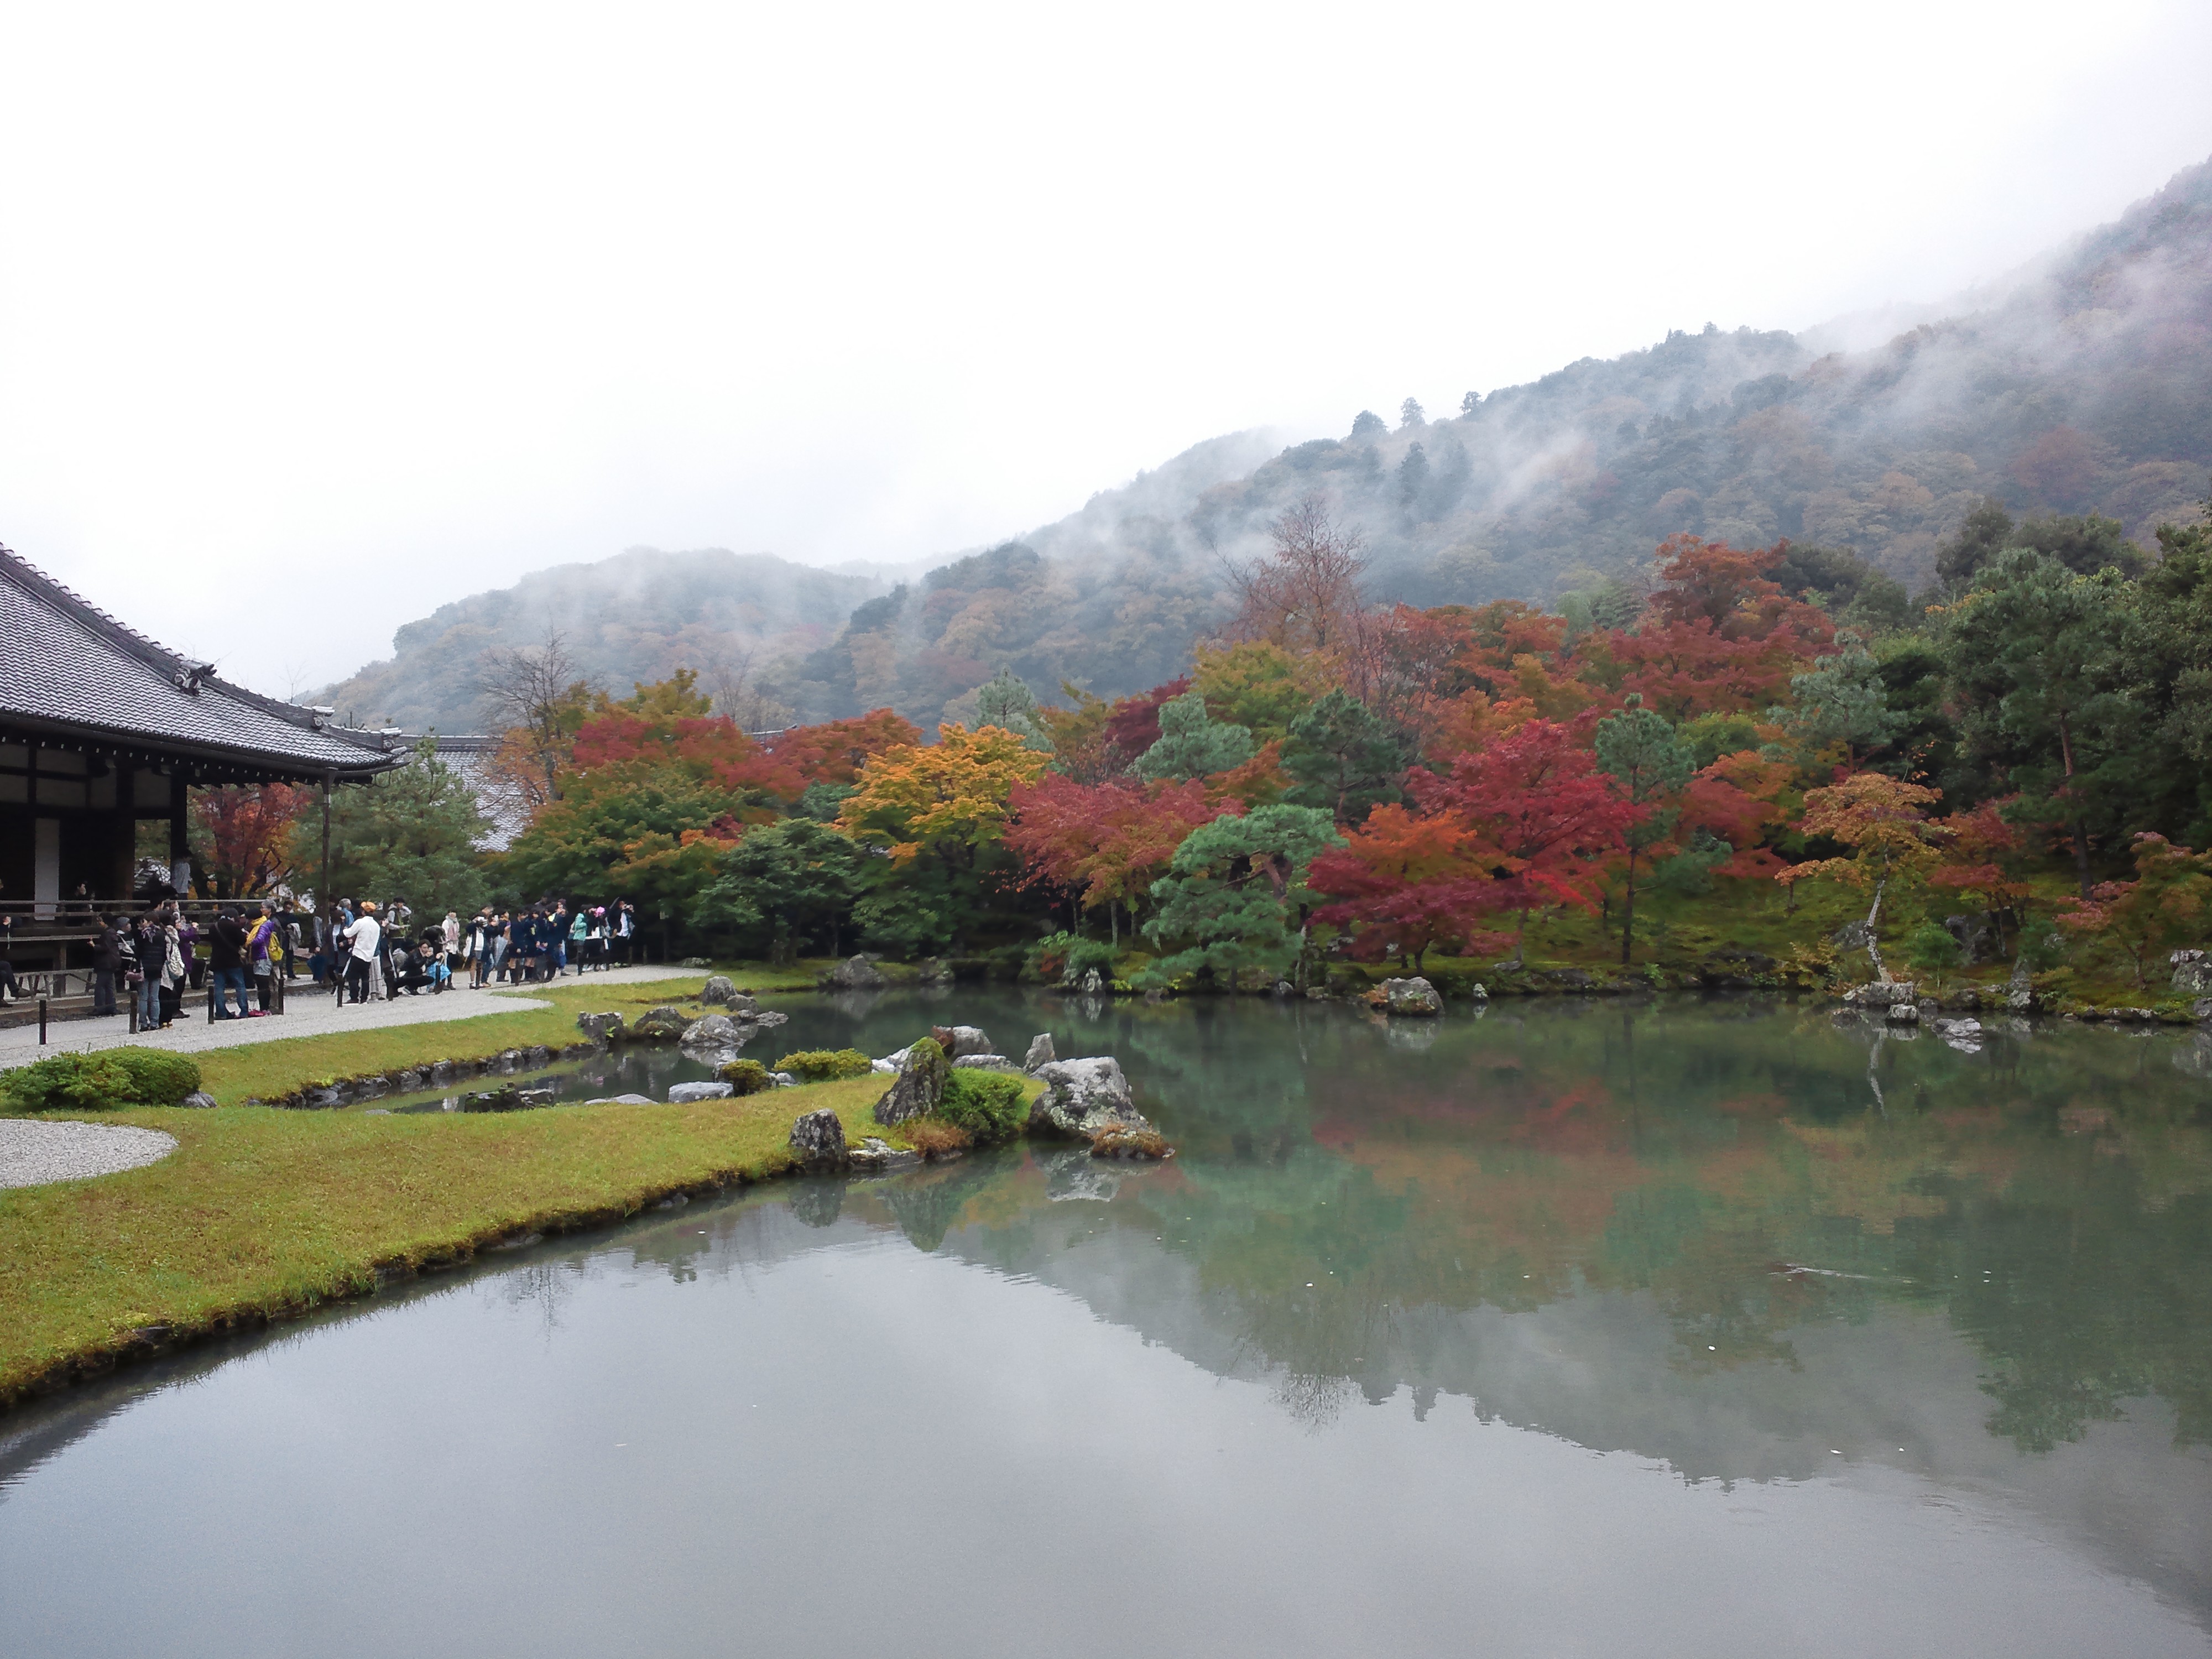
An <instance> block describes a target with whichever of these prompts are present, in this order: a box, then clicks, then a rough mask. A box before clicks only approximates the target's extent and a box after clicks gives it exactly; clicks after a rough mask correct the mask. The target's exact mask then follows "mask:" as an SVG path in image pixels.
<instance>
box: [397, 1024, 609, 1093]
mask: <svg viewBox="0 0 2212 1659" xmlns="http://www.w3.org/2000/svg"><path fill="white" fill-rule="evenodd" d="M576 1029H577V1030H580V1031H581V1032H582V1033H583V1034H584V1035H585V1036H587V1037H589V1038H590V1039H591V1040H592V1042H613V1041H614V1040H615V1039H616V1038H617V1037H618V1036H621V1035H622V1034H623V1017H622V1016H621V1015H620V1014H611V1013H610V1014H579V1015H577V1016H576ZM434 1069H435V1068H434ZM438 1080H439V1081H441V1082H443V1081H444V1079H438Z"/></svg>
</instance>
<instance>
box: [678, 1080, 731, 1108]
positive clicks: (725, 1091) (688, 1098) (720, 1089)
mask: <svg viewBox="0 0 2212 1659" xmlns="http://www.w3.org/2000/svg"><path fill="white" fill-rule="evenodd" d="M735 1093H737V1091H736V1090H734V1089H732V1087H730V1085H728V1084H726V1083H679V1084H678V1085H676V1086H675V1087H674V1088H673V1089H671V1090H670V1091H668V1103H669V1104H670V1105H671V1106H688V1105H690V1103H692V1102H693V1101H695V1100H727V1099H728V1098H729V1097H731V1096H732V1095H734V1094H735Z"/></svg>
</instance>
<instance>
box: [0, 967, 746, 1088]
mask: <svg viewBox="0 0 2212 1659" xmlns="http://www.w3.org/2000/svg"><path fill="white" fill-rule="evenodd" d="M707 972H708V970H707V969H702V968H611V969H608V970H607V971H606V972H605V973H603V974H587V975H585V976H584V977H583V978H581V979H576V978H574V977H573V976H572V977H570V978H568V979H564V980H562V981H558V982H559V983H560V984H561V985H562V986H564V987H569V988H572V989H573V988H574V987H576V986H579V985H581V986H585V987H598V986H601V985H636V984H641V983H646V982H649V981H653V980H662V979H670V980H677V979H685V980H690V981H692V982H693V983H694V984H695V985H697V984H701V983H703V982H704V981H705V980H706V977H707ZM550 1006H552V1005H551V1004H550V1003H547V1002H544V1001H543V1000H540V999H538V998H537V997H533V996H527V995H518V994H507V993H495V992H494V991H491V990H489V988H487V989H485V990H481V991H472V990H468V989H462V990H459V991H447V992H446V993H444V994H442V995H439V996H429V995H423V996H412V997H407V996H403V997H400V998H398V999H396V1000H392V1001H390V1002H386V1001H382V1000H378V1001H375V1002H368V1003H362V1004H360V1005H358V1006H350V1005H349V1006H345V1007H340V1006H337V1003H336V1002H335V1001H334V1000H332V999H331V997H330V996H328V995H326V994H308V995H301V996H297V997H295V998H293V999H292V1002H291V1006H290V1010H289V1012H286V1013H283V1014H281V1015H275V1014H272V1015H271V1016H270V1017H269V1018H267V1019H225V1020H218V1021H216V1022H215V1023H214V1024H209V1023H208V1021H207V1019H206V1018H204V1017H202V1018H197V1019H180V1020H179V1021H178V1022H177V1023H176V1024H173V1025H172V1026H171V1027H170V1028H169V1029H168V1030H166V1031H142V1032H141V1033H139V1035H137V1036H135V1037H134V1036H131V1022H130V1020H129V1019H128V1018H125V1017H124V1016H122V1015H119V1014H118V1015H116V1016H113V1017H112V1018H106V1019H73V1020H70V1021H69V1022H67V1023H66V1024H57V1025H54V1026H52V1027H51V1028H50V1029H49V1031H48V1034H47V1046H46V1048H40V1047H39V1028H38V1027H37V1026H35V1025H16V1026H11V1027H9V1028H8V1029H6V1030H0V1067H5V1066H25V1065H28V1064H29V1063H30V1062H31V1061H32V1060H41V1059H44V1058H45V1057H46V1055H48V1054H62V1053H76V1054H82V1053H86V1052H88V1051H89V1050H91V1049H94V1048H117V1047H119V1046H120V1045H122V1044H125V1043H137V1044H140V1045H142V1046H143V1047H145V1048H167V1049H169V1050H171V1051H172V1052H174V1053H179V1054H190V1053H195V1052H197V1051H198V1050H201V1049H205V1048H236V1047H237V1046H239V1045H240V1043H246V1042H281V1041H282V1040H283V1039H284V1038H286V1037H301V1036H330V1035H331V1033H333V1032H337V1031H359V1030H366V1029H368V1027H370V1026H372V1025H418V1024H430V1023H431V1022H433V1021H437V1020H447V1019H475V1018H478V1017H479V1016H481V1015H484V1014H513V1013H520V1012H524V1011H525V1010H527V1009H532V1008H545V1007H550Z"/></svg>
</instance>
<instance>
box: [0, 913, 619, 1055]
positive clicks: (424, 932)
mask: <svg viewBox="0 0 2212 1659" xmlns="http://www.w3.org/2000/svg"><path fill="white" fill-rule="evenodd" d="M88 920H89V921H90V923H91V925H92V927H93V928H94V932H93V933H90V934H88V935H87V936H85V941H84V942H85V943H86V944H87V945H90V946H91V970H92V971H91V975H90V979H91V987H90V988H91V992H92V1012H93V1016H94V1018H106V1017H110V1016H115V1015H118V1014H120V1013H122V1012H125V1011H126V1010H130V1011H135V1012H136V1013H137V1021H138V1029H140V1030H159V1029H161V1028H162V1027H164V1026H167V1025H171V1024H174V1023H175V1021H176V1019H177V1017H178V1014H179V1012H180V1011H181V1009H182V1008H183V1006H184V999H185V992H186V991H187V990H197V989H198V988H200V987H201V986H202V985H203V984H204V985H205V986H206V987H208V1002H209V1013H210V1018H214V1019H258V1018H261V1017H263V1016H264V1015H266V1014H268V1013H270V1012H272V1010H273V1008H275V1007H278V1006H282V996H283V992H282V990H281V988H280V987H279V986H278V981H279V980H280V979H281V980H295V979H297V978H298V976H299V975H300V972H301V964H302V963H305V964H306V966H307V971H308V972H309V973H310V974H311V975H313V979H314V981H315V983H316V984H317V985H319V986H325V987H329V988H331V990H332V991H333V992H334V993H335V994H337V996H338V997H339V998H340V999H341V1000H343V1001H347V1002H354V1003H359V1002H366V1001H368V1000H369V999H371V998H372V997H380V998H392V997H397V996H398V995H400V994H403V993H404V994H407V995H410V996H419V995H422V994H426V993H427V994H432V995H435V994H439V993H441V992H443V991H446V990H448V989H451V988H453V987H457V986H461V985H466V986H468V987H471V988H472V989H477V988H482V987H485V986H488V985H493V984H498V983H511V984H516V985H521V984H527V983H530V982H532V981H538V980H548V979H555V978H558V977H559V976H561V975H563V974H566V973H568V972H569V971H571V970H572V969H573V970H574V972H575V973H577V974H578V975H582V974H586V973H590V972H592V971H594V970H597V969H608V968H613V967H617V966H626V965H628V964H629V963H631V962H633V961H635V950H636V944H637V910H636V908H635V906H633V905H632V904H631V903H630V902H629V901H628V900H627V899H617V900H616V901H615V902H613V903H611V904H601V905H585V904H573V905H572V904H570V903H569V902H567V901H566V900H562V899H557V898H549V899H545V900H543V901H541V902H538V903H537V904H533V905H529V906H527V907H518V908H513V909H505V908H495V907H494V906H491V905H489V904H488V905H486V906H484V907H483V909H481V910H479V911H478V912H477V914H476V915H473V916H471V917H469V918H468V919H466V920H463V919H462V918H461V917H460V916H459V915H456V914H455V913H454V912H453V911H451V910H448V911H447V913H446V914H445V915H444V916H443V917H441V918H436V919H434V920H432V921H427V922H422V923H420V924H419V925H418V923H417V921H416V916H415V913H414V912H413V910H411V909H410V908H409V907H408V905H407V903H406V902H405V901H404V900H402V899H394V900H392V901H391V902H388V903H386V904H384V905H382V906H380V905H378V904H377V903H376V902H374V901H373V900H368V899H362V900H358V901H356V900H353V899H339V900H337V901H336V902H333V903H332V904H331V906H330V907H329V908H328V909H327V910H325V911H324V912H323V913H321V914H320V915H309V914H307V913H306V912H304V911H300V910H295V909H294V908H292V906H291V905H290V904H289V903H288V902H285V901H283V900H282V899H270V900H255V901H243V902H237V903H226V904H222V905H221V906H219V907H217V908H216V914H215V917H214V919H213V921H208V922H206V923H204V925H203V923H202V922H200V921H195V920H194V919H193V918H192V917H191V915H187V914H186V913H185V910H184V908H182V907H181V906H179V904H177V903H176V902H175V901H173V900H164V901H161V902H158V903H155V904H154V905H153V906H151V907H150V908H148V909H147V910H145V911H144V912H143V914H141V915H135V916H102V915H96V914H95V915H91V916H89V917H88ZM14 932H15V919H14V917H13V916H11V915H6V914H4V913H0V1006H5V1005H7V1004H8V1003H11V1002H13V1001H15V999H16V998H17V996H18V995H20V994H21V986H20V985H19V983H18V981H17V980H16V977H15V968H14V966H13V963H12V962H11V959H10V958H11V956H12V952H11V951H10V950H9V945H12V943H13V942H14V941H13V935H14ZM203 946H204V947H205V948H204V950H203V948H202V947H203ZM118 998H120V999H121V1000H120V1001H118Z"/></svg>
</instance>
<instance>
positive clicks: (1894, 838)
mask: <svg viewBox="0 0 2212 1659" xmlns="http://www.w3.org/2000/svg"><path fill="white" fill-rule="evenodd" d="M1940 799H1942V791H1941V790H1940V789H1930V788H1929V787H1926V786H1925V785H1923V784H1917V783H1907V782H1905V781H1904V780H1903V779H1902V778H1893V777H1891V776H1890V775H1888V774H1887V773H1884V772H1854V773H1853V774H1851V775H1850V776H1849V777H1847V778H1845V779H1844V781H1842V782H1840V783H1837V784H1832V785H1831V786H1829V787H1827V788H1825V789H1809V790H1808V791H1806V793H1805V816H1804V819H1803V821H1802V824H1801V825H1800V827H1801V828H1802V829H1803V830H1804V832H1805V834H1806V836H1808V837H1811V836H1826V837H1828V839H1829V840H1831V841H1835V842H1841V843H1842V844H1843V845H1844V846H1845V847H1848V848H1850V849H1851V850H1850V857H1848V858H1836V859H1814V860H1811V861H1810V862H1808V863H1805V864H1796V865H1792V866H1790V868H1788V869H1786V870H1784V871H1782V872H1778V874H1777V875H1776V877H1775V879H1776V880H1777V881H1779V882H1784V883H1788V884H1796V883H1797V882H1801V881H1813V880H1817V879H1820V878H1826V879H1829V880H1833V881H1840V882H1842V883H1843V884H1844V885H1845V886H1847V887H1850V888H1854V889H1856V890H1858V891H1859V892H1862V893H1863V892H1867V891H1869V890H1871V891H1872V892H1873V895H1874V902H1873V903H1872V904H1871V905H1870V906H1869V908H1868V910H1867V917H1866V936H1867V955H1868V957H1870V958H1871V959H1872V960H1873V963H1874V970H1875V974H1876V975H1878V976H1880V978H1881V981H1882V983H1884V984H1885V985H1886V984H1888V983H1889V982H1890V975H1889V969H1888V968H1887V965H1885V964H1884V963H1883V962H1882V959H1881V901H1882V896H1883V894H1884V893H1886V892H1887V890H1889V888H1890V886H1891V884H1893V883H1901V882H1905V881H1910V880H1916V879H1919V878H1924V877H1926V876H1927V875H1928V874H1929V872H1932V871H1933V870H1934V869H1935V868H1936V866H1938V865H1939V864H1940V863H1942V858H1943V848H1944V846H1945V845H1946V843H1948V842H1949V841H1950V839H1951V831H1950V830H1948V829H1946V828H1945V827H1944V826H1943V825H1942V824H1940V823H1930V822H1929V817H1928V808H1929V807H1930V806H1932V805H1935V804H1936V802H1937V801H1938V800H1940Z"/></svg>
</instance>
